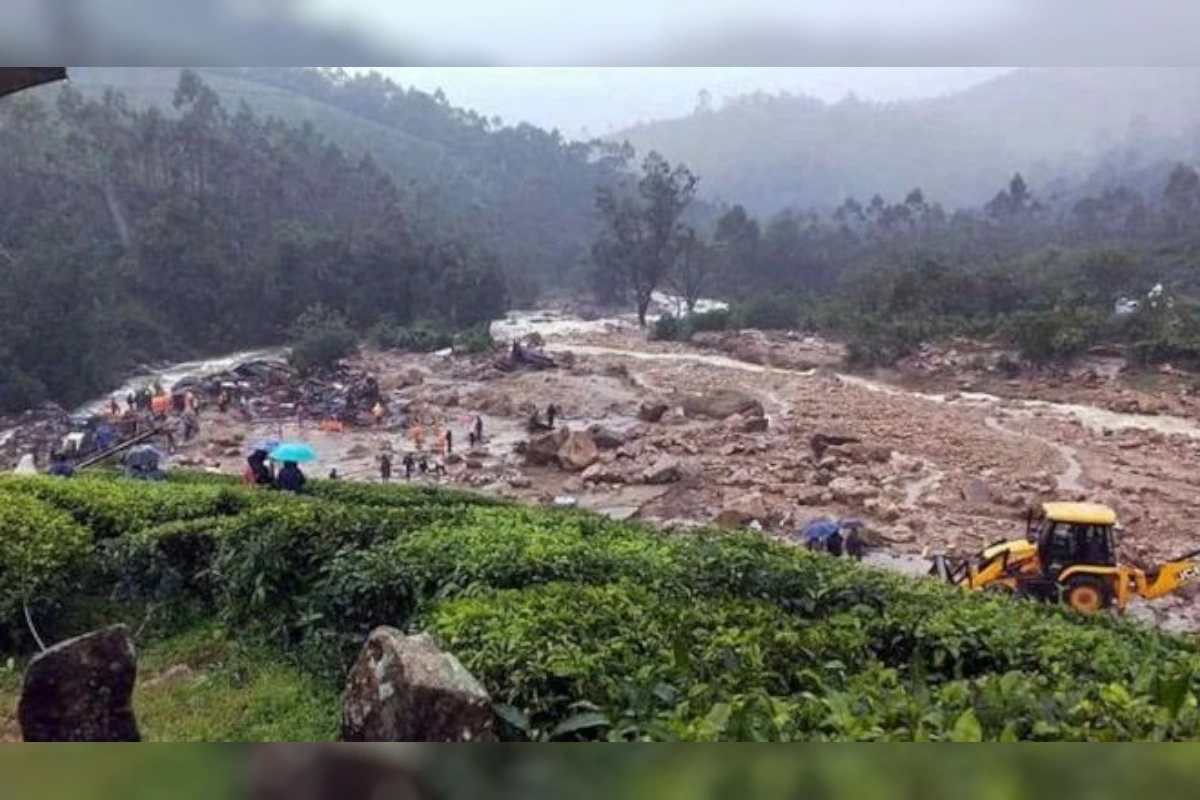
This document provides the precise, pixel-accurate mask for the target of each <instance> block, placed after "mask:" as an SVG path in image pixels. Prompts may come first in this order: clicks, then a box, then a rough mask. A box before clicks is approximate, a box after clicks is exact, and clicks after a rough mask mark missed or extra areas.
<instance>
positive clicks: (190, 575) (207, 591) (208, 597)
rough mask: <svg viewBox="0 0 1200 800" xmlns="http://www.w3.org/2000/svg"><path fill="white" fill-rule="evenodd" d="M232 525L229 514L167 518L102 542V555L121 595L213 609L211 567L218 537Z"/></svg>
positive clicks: (142, 599)
mask: <svg viewBox="0 0 1200 800" xmlns="http://www.w3.org/2000/svg"><path fill="white" fill-rule="evenodd" d="M234 527H235V524H234V521H233V519H232V518H230V517H202V518H200V519H192V520H182V521H177V522H168V523H165V524H163V525H159V526H156V527H153V528H146V529H143V530H140V531H137V532H135V533H130V534H128V535H126V536H122V537H121V538H120V539H116V540H111V541H109V542H108V543H106V547H105V558H106V561H107V562H108V565H109V570H110V571H111V573H112V574H114V575H115V576H116V577H117V580H118V587H119V590H120V592H121V595H122V596H123V597H125V598H126V599H129V600H132V601H134V602H143V603H163V602H168V601H172V602H175V603H177V604H178V603H183V604H187V601H188V600H193V601H195V602H196V603H197V604H199V605H201V606H202V607H204V608H207V609H209V610H210V611H211V610H212V609H213V608H214V606H213V599H214V590H215V586H214V581H213V573H212V567H213V562H214V559H215V557H216V554H217V550H218V547H219V546H220V541H221V539H222V538H223V537H224V536H225V535H227V533H228V532H229V531H230V530H231V529H233V528H234Z"/></svg>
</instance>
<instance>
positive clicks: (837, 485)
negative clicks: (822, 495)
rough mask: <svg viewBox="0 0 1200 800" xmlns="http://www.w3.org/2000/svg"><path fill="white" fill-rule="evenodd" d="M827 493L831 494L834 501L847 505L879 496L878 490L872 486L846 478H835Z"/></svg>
mask: <svg viewBox="0 0 1200 800" xmlns="http://www.w3.org/2000/svg"><path fill="white" fill-rule="evenodd" d="M829 491H830V492H831V493H832V494H833V499H834V500H837V501H838V502H839V503H847V504H854V503H860V502H862V501H863V500H866V499H868V498H872V497H878V496H879V490H878V489H876V488H875V487H874V486H871V485H870V484H867V483H863V482H862V481H859V480H857V479H855V478H848V477H847V478H835V479H834V480H833V481H832V482H831V483H830V484H829Z"/></svg>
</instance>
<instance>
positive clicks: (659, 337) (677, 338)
mask: <svg viewBox="0 0 1200 800" xmlns="http://www.w3.org/2000/svg"><path fill="white" fill-rule="evenodd" d="M690 338H692V331H691V329H690V328H689V327H688V326H687V323H686V322H685V321H684V320H682V319H680V318H679V317H676V316H674V315H673V314H663V315H662V316H661V317H659V318H658V319H656V320H655V321H654V325H653V326H652V327H651V328H650V341H652V342H686V341H687V340H688V339H690Z"/></svg>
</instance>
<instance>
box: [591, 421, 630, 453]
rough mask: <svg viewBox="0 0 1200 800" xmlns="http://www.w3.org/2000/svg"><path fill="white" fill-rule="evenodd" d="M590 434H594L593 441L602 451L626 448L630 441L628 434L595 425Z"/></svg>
mask: <svg viewBox="0 0 1200 800" xmlns="http://www.w3.org/2000/svg"><path fill="white" fill-rule="evenodd" d="M589 432H590V433H591V434H592V440H593V441H595V442H596V446H597V447H599V448H600V449H601V450H616V449H618V448H620V447H623V446H625V443H626V442H628V441H629V436H628V435H627V434H624V433H621V432H620V431H614V430H613V429H612V428H606V427H604V426H603V425H593V426H592V427H591V428H590V429H589Z"/></svg>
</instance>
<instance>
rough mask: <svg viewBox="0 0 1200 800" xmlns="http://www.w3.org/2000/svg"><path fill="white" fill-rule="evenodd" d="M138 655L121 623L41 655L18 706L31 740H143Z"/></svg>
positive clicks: (23, 728)
mask: <svg viewBox="0 0 1200 800" xmlns="http://www.w3.org/2000/svg"><path fill="white" fill-rule="evenodd" d="M136 679H137V656H136V653H135V651H134V649H133V641H132V639H130V637H129V629H128V628H126V627H125V626H124V625H116V626H114V627H111V628H105V629H104V630H101V631H96V632H94V633H89V634H87V635H85V636H80V637H79V638H77V639H70V640H68V641H65V642H62V643H61V644H58V645H55V646H54V647H52V648H50V649H49V650H47V651H46V652H44V653H41V654H40V655H38V656H35V657H34V659H33V661H31V662H30V663H29V668H28V669H27V670H26V671H25V685H24V688H23V689H22V691H21V701H20V705H19V706H18V708H17V720H18V722H19V723H20V725H21V735H22V737H23V738H24V740H25V741H27V742H140V741H141V735H140V734H139V733H138V726H137V720H136V719H135V717H134V715H133V706H132V705H131V703H130V701H131V699H132V697H133V685H134V682H135V680H136Z"/></svg>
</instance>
